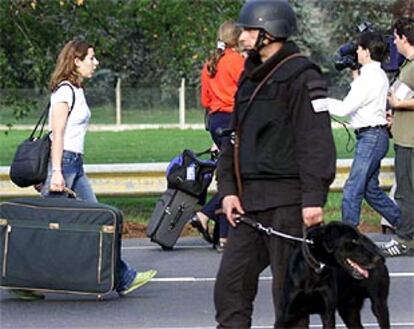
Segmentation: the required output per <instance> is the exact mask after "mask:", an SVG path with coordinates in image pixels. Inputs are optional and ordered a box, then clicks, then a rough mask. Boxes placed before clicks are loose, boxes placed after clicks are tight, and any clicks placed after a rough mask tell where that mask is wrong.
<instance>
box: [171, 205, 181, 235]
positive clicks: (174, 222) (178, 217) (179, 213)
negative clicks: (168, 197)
mask: <svg viewBox="0 0 414 329" xmlns="http://www.w3.org/2000/svg"><path fill="white" fill-rule="evenodd" d="M183 212H184V204H180V206H179V207H178V211H177V213H176V214H175V217H174V218H173V219H172V220H171V222H170V231H172V230H173V229H174V228H175V226H176V225H177V223H178V220H179V219H180V217H181V215H182V214H183Z"/></svg>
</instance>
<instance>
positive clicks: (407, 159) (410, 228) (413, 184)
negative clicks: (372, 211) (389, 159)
mask: <svg viewBox="0 0 414 329" xmlns="http://www.w3.org/2000/svg"><path fill="white" fill-rule="evenodd" d="M394 148H395V178H396V181H397V189H396V191H395V201H397V204H398V206H399V207H400V209H401V222H400V224H399V225H398V227H397V232H396V233H397V235H398V236H399V237H400V238H402V239H404V240H411V241H413V240H414V148H412V147H403V146H400V145H397V144H395V145H394ZM410 247H411V248H413V247H414V246H413V245H410Z"/></svg>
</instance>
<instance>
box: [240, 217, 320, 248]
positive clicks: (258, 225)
mask: <svg viewBox="0 0 414 329" xmlns="http://www.w3.org/2000/svg"><path fill="white" fill-rule="evenodd" d="M236 221H237V222H240V223H244V224H247V225H249V226H251V227H253V228H255V229H257V230H258V231H261V232H264V233H266V234H267V235H276V236H279V237H282V238H285V239H289V240H294V241H299V242H303V243H304V244H313V241H312V240H309V239H306V238H300V237H297V236H293V235H290V234H286V233H283V232H280V231H276V230H274V229H273V228H271V227H266V226H263V225H262V224H261V223H259V222H257V221H255V220H253V219H251V218H249V217H245V216H240V217H238V218H237V219H236Z"/></svg>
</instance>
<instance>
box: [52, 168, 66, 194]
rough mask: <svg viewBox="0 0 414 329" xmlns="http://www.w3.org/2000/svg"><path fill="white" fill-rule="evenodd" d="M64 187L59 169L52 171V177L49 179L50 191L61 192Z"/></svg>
mask: <svg viewBox="0 0 414 329" xmlns="http://www.w3.org/2000/svg"><path fill="white" fill-rule="evenodd" d="M64 187H65V179H64V178H63V175H62V172H61V171H58V170H56V171H53V172H52V179H51V180H50V188H49V189H50V191H52V192H63V188H64Z"/></svg>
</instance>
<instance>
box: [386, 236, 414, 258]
mask: <svg viewBox="0 0 414 329" xmlns="http://www.w3.org/2000/svg"><path fill="white" fill-rule="evenodd" d="M378 247H379V248H380V249H381V250H382V252H383V253H384V255H385V256H386V257H397V256H404V255H406V254H408V252H409V250H410V248H408V247H407V246H406V245H405V244H403V243H401V242H399V241H397V240H394V239H391V240H390V241H389V242H385V243H380V244H378Z"/></svg>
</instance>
